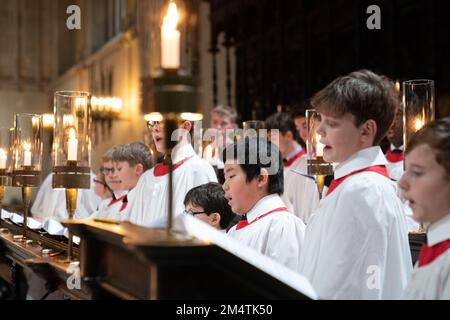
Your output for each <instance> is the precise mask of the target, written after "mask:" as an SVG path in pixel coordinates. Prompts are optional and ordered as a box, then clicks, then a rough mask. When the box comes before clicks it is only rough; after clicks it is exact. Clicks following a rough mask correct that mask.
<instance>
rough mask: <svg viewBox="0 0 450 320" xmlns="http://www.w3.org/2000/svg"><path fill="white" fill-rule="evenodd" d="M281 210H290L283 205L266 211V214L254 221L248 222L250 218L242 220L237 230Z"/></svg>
mask: <svg viewBox="0 0 450 320" xmlns="http://www.w3.org/2000/svg"><path fill="white" fill-rule="evenodd" d="M279 211H286V212H288V210H287V208H285V207H281V208H276V209H273V210H271V211H269V212H267V213H264V214H262V215H260V216H259V217H258V218H256V219H255V220H253V221H252V222H250V223H248V220H247V219H245V220H241V221H239V222H238V224H237V225H236V231H237V230H240V229H242V228H245V227H247V226H249V225H251V224H252V223H254V222H256V221H258V220H260V219H262V218H264V217H267V216H268V215H269V214H271V213H274V212H279Z"/></svg>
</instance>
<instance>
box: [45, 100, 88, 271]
mask: <svg viewBox="0 0 450 320" xmlns="http://www.w3.org/2000/svg"><path fill="white" fill-rule="evenodd" d="M90 103H91V95H90V93H88V92H80V91H58V92H56V93H55V96H54V119H55V124H54V131H53V157H54V158H53V170H52V172H53V176H52V187H53V188H54V189H65V195H66V209H67V217H68V219H69V220H71V219H73V218H74V216H75V211H76V207H77V196H78V189H89V188H90V185H91V168H90V156H91V149H90V148H91V110H90V108H91V106H90ZM72 260H73V234H72V232H71V231H69V239H68V243H67V260H66V262H70V261H72Z"/></svg>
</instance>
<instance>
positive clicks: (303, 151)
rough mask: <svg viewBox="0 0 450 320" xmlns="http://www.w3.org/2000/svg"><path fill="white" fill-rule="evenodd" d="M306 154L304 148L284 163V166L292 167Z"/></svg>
mask: <svg viewBox="0 0 450 320" xmlns="http://www.w3.org/2000/svg"><path fill="white" fill-rule="evenodd" d="M304 154H306V150H305V149H304V148H302V150H300V151H299V152H297V153H296V154H294V155H293V156H292V157H290V158H289V159H288V160H287V161H286V162H283V166H284V167H285V168H286V167H290V166H291V165H292V164H293V163H294V161H295V160H297V159H298V158H300V157H301V156H303V155H304Z"/></svg>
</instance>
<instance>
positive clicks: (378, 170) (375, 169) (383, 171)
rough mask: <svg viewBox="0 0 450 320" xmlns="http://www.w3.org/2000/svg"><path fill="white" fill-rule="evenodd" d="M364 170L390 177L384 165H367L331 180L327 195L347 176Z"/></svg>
mask: <svg viewBox="0 0 450 320" xmlns="http://www.w3.org/2000/svg"><path fill="white" fill-rule="evenodd" d="M365 171H369V172H375V173H378V174H381V175H382V176H385V177H386V178H388V179H390V178H389V174H388V172H387V170H386V166H372V167H368V168H365V169H362V170H358V171H354V172H351V173H349V174H347V175H345V176H343V177H340V178H339V179H336V180H333V181H331V184H330V187H329V188H328V191H327V196H328V195H330V194H331V193H332V192H333V191H334V190H335V189H336V188H337V187H338V186H339V185H340V184H341V183H342V182H344V181H345V179H347V178H348V177H350V176H352V175H354V174H357V173H360V172H365Z"/></svg>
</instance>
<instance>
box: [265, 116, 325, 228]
mask: <svg viewBox="0 0 450 320" xmlns="http://www.w3.org/2000/svg"><path fill="white" fill-rule="evenodd" d="M266 128H267V129H268V130H269V133H268V135H269V138H270V141H271V142H272V143H274V144H275V145H276V146H277V147H278V149H279V150H280V153H281V156H282V157H283V167H284V170H283V171H284V193H283V195H282V197H281V198H282V199H283V201H284V202H285V203H286V205H287V208H288V209H289V210H290V211H291V212H293V213H294V214H295V215H296V216H298V217H299V218H300V219H302V220H303V222H304V223H307V222H308V219H309V216H310V215H311V213H312V211H313V210H314V209H315V208H316V207H317V205H318V204H319V192H318V190H317V187H316V184H315V182H314V180H313V179H311V178H308V177H305V176H302V175H300V174H299V173H298V172H301V173H303V174H306V173H307V167H306V165H307V161H306V160H307V154H306V148H303V147H302V146H301V144H300V143H299V141H300V137H299V136H298V131H297V129H296V127H295V123H294V120H293V119H292V117H291V115H290V114H288V113H285V112H278V113H275V114H273V115H271V116H270V117H269V118H267V120H266ZM296 171H297V172H296Z"/></svg>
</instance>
